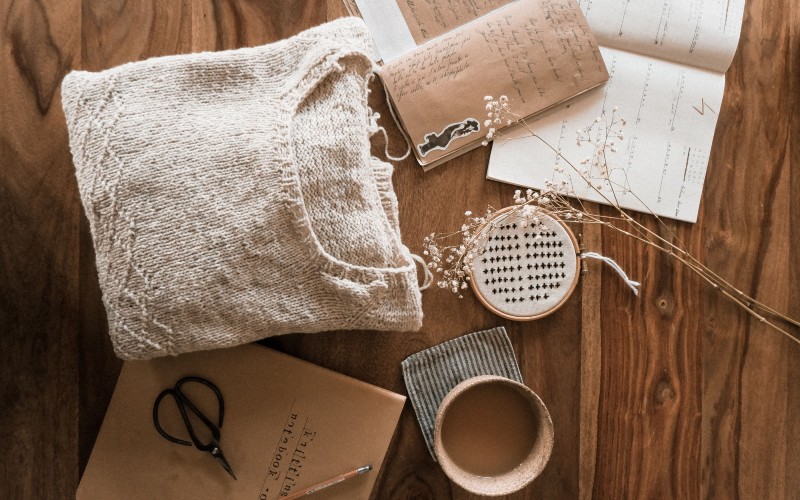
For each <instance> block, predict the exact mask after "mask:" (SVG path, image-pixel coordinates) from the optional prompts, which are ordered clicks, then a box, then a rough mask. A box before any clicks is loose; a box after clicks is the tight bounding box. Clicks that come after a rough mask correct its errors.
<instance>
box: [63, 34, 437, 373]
mask: <svg viewBox="0 0 800 500" xmlns="http://www.w3.org/2000/svg"><path fill="white" fill-rule="evenodd" d="M370 50H371V42H370V38H369V35H368V33H367V30H366V27H365V26H364V24H363V22H362V21H361V20H359V19H355V18H345V19H340V20H337V21H333V22H330V23H328V24H325V25H322V26H319V27H316V28H313V29H311V30H308V31H306V32H303V33H301V34H299V35H297V36H295V37H293V38H290V39H288V40H284V41H281V42H278V43H274V44H271V45H265V46H261V47H255V48H246V49H240V50H235V51H227V52H217V53H201V54H189V55H179V56H170V57H162V58H156V59H149V60H146V61H141V62H136V63H131V64H125V65H123V66H119V67H117V68H113V69H110V70H107V71H103V72H100V73H88V72H83V71H76V72H72V73H70V74H69V75H67V76H66V77H65V78H64V82H63V84H62V93H63V102H64V111H65V114H66V117H67V123H68V127H69V135H70V147H71V149H72V155H73V159H74V162H75V169H76V172H77V178H78V186H79V189H80V194H81V200H82V202H83V206H84V209H85V211H86V215H87V217H88V219H89V224H90V227H91V231H92V237H93V240H94V246H95V252H96V254H97V271H98V275H99V279H100V285H101V288H102V291H103V301H104V303H105V306H106V310H107V312H108V322H109V330H110V334H111V338H112V341H113V344H114V348H115V350H116V352H117V354H118V355H119V356H120V357H121V358H125V359H143V358H150V357H154V356H161V355H165V354H178V353H182V352H188V351H194V350H201V349H211V348H217V347H224V346H231V345H235V344H240V343H244V342H251V341H254V340H257V339H261V338H264V337H269V336H272V335H279V334H284V333H289V332H319V331H323V330H334V329H368V330H416V329H419V328H420V326H421V322H422V308H421V298H420V292H419V288H418V284H417V274H416V268H415V263H414V261H413V260H412V258H411V255H410V253H409V251H408V249H407V248H406V247H405V246H403V244H402V243H401V241H400V231H399V225H398V218H397V200H396V198H395V195H394V192H393V189H392V184H391V175H392V168H391V166H390V165H389V164H387V163H384V162H382V161H380V160H378V159H377V158H374V157H371V156H370V153H369V150H370V144H369V135H370V110H369V108H368V106H367V92H368V91H367V83H368V80H369V77H370V74H371V63H370V60H369V57H368V55H367V54H368V53H369V51H370Z"/></svg>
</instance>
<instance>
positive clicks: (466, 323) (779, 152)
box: [0, 0, 800, 499]
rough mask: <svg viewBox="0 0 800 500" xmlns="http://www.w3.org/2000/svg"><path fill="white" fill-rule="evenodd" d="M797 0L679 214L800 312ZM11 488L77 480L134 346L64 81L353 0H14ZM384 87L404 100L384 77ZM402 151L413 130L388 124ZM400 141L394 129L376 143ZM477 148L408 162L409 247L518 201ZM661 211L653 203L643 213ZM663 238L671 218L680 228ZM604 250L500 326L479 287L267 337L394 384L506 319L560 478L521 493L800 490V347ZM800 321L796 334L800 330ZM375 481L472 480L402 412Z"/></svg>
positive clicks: (3, 285)
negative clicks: (360, 326) (120, 331)
mask: <svg viewBox="0 0 800 500" xmlns="http://www.w3.org/2000/svg"><path fill="white" fill-rule="evenodd" d="M798 11H800V7H798V6H796V5H795V3H794V2H793V1H792V0H780V1H774V0H773V1H770V0H748V2H747V9H746V14H745V19H744V27H743V31H742V39H741V43H740V46H739V50H738V52H737V55H736V58H735V59H734V63H733V65H732V66H731V69H730V70H729V72H728V75H727V82H726V94H725V100H724V103H723V106H722V109H720V110H719V124H718V127H717V131H716V136H715V139H714V148H713V151H712V155H711V162H710V165H709V169H708V177H707V182H706V187H705V191H704V195H703V202H702V205H701V210H700V217H699V220H698V222H697V223H696V224H685V223H674V222H668V224H670V228H671V229H672V230H673V231H675V233H676V234H677V235H678V237H680V238H681V239H682V240H683V241H684V242H685V243H686V244H687V245H688V247H689V248H690V249H691V251H692V252H693V253H694V254H695V255H696V256H698V257H700V258H701V259H702V260H703V261H704V262H706V263H707V264H709V265H710V267H712V268H713V269H714V270H716V271H717V272H719V273H720V274H721V275H722V276H723V277H724V278H726V279H727V280H729V281H731V282H732V283H734V284H735V285H736V286H737V287H740V288H741V289H743V290H744V291H746V292H748V293H752V294H753V295H754V296H755V297H757V298H758V299H759V300H762V301H764V302H766V303H768V304H770V305H772V306H773V307H775V308H776V309H778V310H780V311H785V312H788V313H789V314H790V315H792V316H794V317H800V290H798V286H797V284H796V283H797V281H798V277H800V251H799V250H800V248H799V247H800V229H799V228H798V224H797V220H800V219H798V217H800V201H798V200H799V198H798V194H800V151H798V146H797V139H798V137H800V121H798V115H800V29H798V27H799V25H800V12H798ZM0 13H2V16H0V20H2V23H0V37H1V38H2V44H3V50H2V53H0V97H2V99H0V356H1V358H0V443H2V447H3V450H4V452H3V453H2V457H0V498H10V499H17V498H20V499H27V498H59V499H60V498H69V497H72V496H74V492H75V489H76V487H77V484H78V480H79V477H80V473H81V472H82V470H83V468H84V467H85V465H86V461H87V460H88V457H89V454H90V452H91V448H92V445H93V443H94V440H95V438H96V436H97V431H98V429H99V426H100V423H101V422H102V418H103V414H104V412H105V409H106V406H107V404H108V401H109V398H110V396H111V392H112V391H113V386H114V383H115V381H116V376H117V374H118V372H119V368H120V366H121V362H120V361H119V360H118V359H116V358H115V357H114V355H113V352H112V350H111V344H110V340H109V338H108V334H107V326H106V319H105V312H104V309H103V305H102V303H101V301H100V291H99V287H98V284H97V276H96V270H95V267H94V254H93V247H92V242H91V238H90V235H89V232H88V225H87V223H86V219H85V217H84V215H83V211H82V207H81V206H80V201H79V198H78V192H77V186H76V183H75V181H74V170H73V166H72V160H71V156H70V152H69V147H68V144H67V131H66V124H65V122H64V116H63V113H62V111H61V99H60V92H59V85H60V81H61V78H63V76H64V74H66V73H67V72H68V71H70V70H72V69H84V70H92V71H94V70H101V69H104V68H109V67H113V66H115V65H118V64H122V63H124V62H128V61H136V60H141V59H145V58H148V57H154V56H159V55H166V54H178V53H186V52H197V51H205V50H208V51H211V50H224V49H233V48H237V47H245V46H254V45H259V44H264V43H269V42H273V41H276V40H279V39H282V38H285V37H287V36H291V35H293V34H295V33H297V32H299V31H302V30H303V29H305V28H308V27H311V26H314V25H317V24H320V23H322V22H325V21H326V20H328V19H333V18H336V17H340V16H343V15H346V11H345V9H344V7H343V4H342V2H340V1H339V0H327V1H322V0H316V1H315V0H308V1H300V0H297V1H274V2H264V1H257V0H250V1H245V0H229V1H213V0H182V1H179V0H170V1H160V0H129V1H122V0H112V1H109V0H83V1H80V0H61V1H56V0H0ZM371 104H372V105H373V106H374V107H375V109H377V110H378V111H380V112H381V114H382V116H384V117H388V116H389V113H388V110H387V109H386V107H385V104H384V102H383V99H382V92H380V91H375V92H373V93H372V100H371ZM385 126H386V127H387V129H388V130H389V136H390V149H391V150H392V151H394V152H395V153H397V152H398V151H399V150H401V149H402V148H403V146H402V145H403V142H402V137H401V135H400V134H399V132H398V131H397V130H396V128H395V127H394V126H393V125H390V123H389V122H388V121H386V123H385ZM382 150H383V143H382V141H376V142H375V153H376V154H378V152H379V151H382ZM488 155H489V150H488V149H486V148H480V149H478V150H475V151H473V152H471V153H469V154H467V155H464V156H462V157H460V158H457V159H455V160H453V161H451V162H450V163H448V164H447V165H445V166H443V167H441V168H437V169H435V170H433V171H431V172H429V173H425V174H424V173H423V172H422V170H421V169H420V168H419V167H417V166H416V165H415V164H414V162H413V161H412V160H406V161H404V162H400V163H398V164H397V165H396V171H395V175H394V184H395V190H396V192H397V195H398V200H399V204H400V224H401V230H402V234H403V239H404V242H405V243H406V244H407V245H408V246H409V248H410V249H411V250H412V251H414V252H417V253H419V252H421V250H422V248H421V242H422V239H423V237H424V236H425V235H426V234H428V233H430V232H432V231H442V230H448V229H452V228H454V227H459V226H460V224H461V220H462V219H463V217H462V214H463V213H464V211H465V210H473V211H476V210H482V209H483V208H484V207H485V206H486V205H493V206H496V207H497V206H503V205H506V204H509V203H510V201H511V193H512V192H513V190H514V188H513V187H511V186H506V185H502V184H499V183H495V182H489V181H486V180H485V179H484V176H485V171H486V165H487V161H488ZM637 217H638V220H639V221H641V222H642V223H645V224H647V225H649V226H650V227H653V228H656V225H655V222H654V220H653V219H652V218H651V217H647V216H644V215H641V216H637ZM663 234H664V235H666V234H667V233H666V232H664V233H663ZM584 237H585V240H586V242H587V244H588V245H589V246H590V247H591V248H593V249H596V250H598V251H602V252H603V253H605V254H607V255H609V256H611V257H613V258H615V259H616V260H617V261H618V262H619V263H620V264H621V265H622V267H623V268H625V269H626V270H628V271H629V274H630V275H632V276H633V277H634V278H635V279H639V280H640V281H642V282H643V286H642V291H641V294H640V296H639V298H638V299H637V298H633V297H632V296H631V294H630V292H629V291H628V290H627V289H626V288H625V287H623V286H621V285H620V282H619V280H618V278H617V277H616V276H615V275H613V274H611V273H609V272H608V271H607V270H605V269H602V268H601V267H599V266H596V265H590V266H589V267H590V272H589V273H588V274H587V275H584V276H583V277H582V285H581V287H579V288H578V291H577V292H576V293H575V295H574V296H573V297H572V298H571V299H570V300H569V301H568V303H567V304H566V305H565V306H564V307H563V308H562V309H560V310H559V311H558V312H557V313H556V314H554V315H552V316H550V317H548V318H546V319H543V320H539V321H536V322H532V323H514V322H510V321H504V320H501V319H500V318H497V317H495V316H493V315H492V314H490V313H489V312H487V311H486V310H485V309H484V308H483V307H481V305H480V303H479V302H478V301H477V300H476V299H475V298H474V297H472V295H471V294H468V295H467V296H465V298H463V299H460V300H459V299H457V298H455V297H454V296H452V295H451V294H449V293H447V292H444V291H440V290H437V289H434V290H429V291H427V292H425V293H424V311H425V322H424V325H423V328H422V330H421V331H420V332H416V333H407V332H406V333H401V332H397V333H377V332H330V333H322V334H314V335H299V334H298V335H288V336H284V337H280V338H273V339H270V340H268V341H267V342H266V343H267V344H268V345H271V346H274V347H276V348H278V349H281V350H283V351H285V352H289V353H291V354H294V355H297V356H299V357H301V358H303V359H307V360H310V361H313V362H315V363H318V364H321V365H323V366H326V367H329V368H332V369H334V370H337V371H340V372H342V373H345V374H347V375H351V376H354V377H357V378H359V379H362V380H365V381H367V382H370V383H373V384H376V385H379V386H381V387H385V388H388V389H391V390H394V391H398V392H403V393H404V392H405V387H404V385H403V381H402V376H401V371H400V361H402V360H403V359H404V358H405V357H407V356H408V355H410V354H413V353H415V352H418V351H420V350H422V349H424V348H426V347H429V346H431V345H434V344H437V343H440V342H442V341H445V340H448V339H452V338H455V337H457V336H459V335H462V334H464V333H467V332H471V331H475V330H478V329H483V328H488V327H492V326H497V325H504V326H505V327H506V329H507V330H508V332H509V336H510V338H511V340H512V343H513V345H514V349H515V351H516V354H517V357H518V359H519V363H520V367H521V369H522V372H523V377H524V379H525V382H526V383H527V384H528V385H529V386H531V387H532V388H533V389H534V390H535V391H536V392H537V393H538V394H539V395H540V396H541V397H542V399H543V400H544V401H545V403H546V404H547V406H548V407H549V409H550V410H551V413H552V417H553V422H554V425H555V432H556V445H555V449H554V454H553V457H552V459H551V462H550V463H549V464H548V466H547V468H546V470H545V472H544V473H543V475H542V476H541V477H540V478H538V479H537V480H536V481H534V483H533V484H532V485H531V486H530V487H528V488H526V489H525V490H523V491H522V492H520V493H518V494H516V495H511V496H510V497H509V498H520V499H523V498H524V499H532V498H576V497H579V498H659V499H660V498H665V499H668V498H725V499H728V498H800V464H798V463H797V461H796V460H794V459H795V458H796V457H798V456H800V393H798V391H797V390H793V389H794V387H793V386H794V381H796V380H797V379H798V377H800V361H798V360H800V346H799V345H797V344H795V343H792V342H790V341H788V340H786V339H784V338H782V337H781V336H779V335H778V334H776V333H774V332H773V331H770V330H768V329H767V328H766V327H765V326H764V325H761V324H760V323H759V322H758V321H755V320H751V319H749V318H748V317H747V316H746V315H745V314H743V313H742V312H741V311H740V310H738V309H737V308H735V307H733V306H732V305H731V304H730V303H729V302H728V301H726V300H725V299H723V298H722V297H721V296H719V294H718V293H717V292H714V291H712V290H711V289H710V288H709V287H707V286H705V285H703V284H702V283H701V282H700V281H699V280H697V279H695V278H694V277H693V276H692V275H690V274H689V273H688V272H687V271H686V270H685V269H683V268H681V267H680V266H678V265H676V264H675V263H674V261H672V260H670V259H669V258H667V257H666V256H664V255H661V254H657V253H656V252H653V251H651V250H646V249H643V248H642V246H641V245H639V244H637V243H636V242H634V241H631V240H629V239H626V238H624V237H622V236H620V235H617V234H610V233H608V232H603V231H601V230H599V229H598V228H593V229H590V230H588V229H587V230H585V231H584ZM797 333H800V332H797ZM373 496H374V497H375V498H378V499H395V498H418V499H428V498H430V499H440V498H455V499H467V498H476V497H474V496H473V495H470V494H468V493H466V492H464V491H463V490H460V489H459V488H458V487H456V486H454V485H452V484H451V483H450V482H449V481H448V480H447V478H446V477H445V476H444V474H443V473H442V472H441V470H440V469H439V467H438V466H437V465H436V463H435V462H434V461H433V460H432V458H431V457H430V456H429V454H428V452H427V449H426V447H425V444H424V442H423V440H422V435H421V433H420V430H419V428H418V425H417V422H416V419H415V417H414V414H413V410H412V409H411V406H410V404H409V405H407V406H406V408H405V410H404V412H403V414H402V417H401V420H400V424H399V427H398V432H397V435H396V436H395V440H394V442H393V445H392V447H391V448H390V450H389V454H388V457H387V461H386V464H385V466H384V468H383V470H382V475H381V477H380V478H379V481H378V484H377V487H376V490H375V492H374V494H373Z"/></svg>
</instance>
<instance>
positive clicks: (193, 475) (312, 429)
mask: <svg viewBox="0 0 800 500" xmlns="http://www.w3.org/2000/svg"><path fill="white" fill-rule="evenodd" d="M187 375H196V376H199V377H203V378H206V379H208V380H209V381H211V382H213V383H214V384H215V385H217V387H218V388H219V389H220V391H221V392H222V395H223V398H224V402H225V416H224V421H223V426H222V429H221V439H220V447H221V448H222V451H223V452H224V454H225V456H226V457H227V459H228V461H229V462H230V465H231V467H232V468H233V471H234V472H235V473H236V476H237V478H238V480H236V481H234V480H233V479H232V478H231V477H230V476H228V474H227V473H226V472H225V470H224V469H223V468H222V467H221V466H220V465H219V464H218V463H217V461H216V460H214V459H213V457H212V456H211V455H210V454H209V453H207V452H200V451H198V450H197V449H196V448H194V447H189V446H181V445H178V444H174V443H171V442H169V441H167V440H166V439H164V438H162V437H161V436H160V435H159V434H158V433H157V432H156V430H155V428H154V426H153V419H152V412H153V403H154V400H155V399H156V397H157V396H158V394H159V393H160V392H161V391H162V390H163V389H166V388H168V387H171V386H173V385H174V384H175V382H177V381H178V380H179V379H180V378H182V377H184V376H187ZM192 385H193V384H189V385H186V386H184V389H185V392H186V393H187V395H188V396H189V398H190V399H191V400H192V401H193V402H195V403H196V404H197V405H198V406H199V407H200V409H201V410H202V411H203V413H204V414H205V415H207V416H208V417H209V418H210V419H211V420H214V421H216V418H217V413H216V411H217V405H216V400H215V399H214V395H213V393H212V392H210V391H209V390H207V389H204V388H203V387H201V386H194V387H192ZM204 391H205V392H204ZM405 399H406V398H405V397H404V396H401V395H399V394H395V393H392V392H389V391H387V390H384V389H381V388H378V387H375V386H372V385H369V384H366V383H364V382H361V381H358V380H355V379H352V378H349V377H346V376H344V375H342V374H339V373H335V372H332V371H329V370H326V369H324V368H321V367H319V366H316V365H313V364H311V363H307V362H305V361H301V360H299V359H296V358H293V357H291V356H288V355H285V354H282V353H279V352H277V351H273V350H271V349H267V348H265V347H262V346H259V345H245V346H241V347H236V348H232V349H223V350H217V351H205V352H198V353H192V354H186V355H182V356H178V357H177V358H158V359H154V360H149V361H128V362H126V363H125V364H124V365H123V368H122V373H121V375H120V378H119V381H118V382H117V387H116V389H115V392H114V395H113V397H112V400H111V404H110V405H109V408H108V412H107V414H106V417H105V420H104V421H103V425H102V428H101V429H100V434H99V435H98V438H97V442H96V444H95V447H94V450H93V451H92V455H91V458H90V459H89V463H88V465H87V467H86V471H85V473H84V475H83V479H82V480H81V484H80V486H79V488H78V493H77V498H78V499H115V500H121V499H126V498H130V499H143V498H165V499H166V498H168V499H181V498H191V499H203V498H208V499H221V498H225V499H238V498H243V499H252V500H257V499H266V500H275V499H277V498H279V497H280V496H285V495H286V494H289V493H292V492H296V491H299V490H300V489H302V488H304V487H307V486H311V485H313V484H315V483H318V482H320V481H324V480H327V479H330V478H332V477H334V476H336V475H338V474H341V473H343V472H347V471H349V470H352V469H355V468H357V467H360V466H363V465H367V464H370V465H372V466H373V468H374V470H372V471H371V472H367V473H365V474H362V475H360V476H358V477H356V478H353V479H350V480H347V481H345V482H342V483H340V484H337V485H336V486H332V487H330V488H328V489H326V490H324V491H320V492H318V493H315V494H314V498H316V499H319V500H324V499H333V498H337V499H348V500H351V499H366V498H368V497H369V496H370V492H371V491H372V488H373V486H374V484H375V480H376V479H377V477H378V473H379V472H380V467H381V464H382V462H383V459H384V456H385V454H386V450H387V448H388V447H389V443H390V441H391V439H392V435H393V433H394V430H395V427H396V425H397V420H398V418H399V416H400V412H401V410H402V408H403V404H404V402H405ZM204 403H207V404H204ZM160 416H161V424H162V426H163V427H164V429H165V430H166V431H167V432H169V433H170V434H172V435H174V436H176V437H180V438H183V439H188V435H187V434H186V431H185V427H184V426H183V421H182V420H181V418H180V414H179V413H178V410H177V407H176V405H175V404H174V402H173V401H172V398H170V397H167V398H166V399H165V400H164V401H163V402H162V408H161V412H160ZM197 428H198V429H202V427H199V426H198V427H197ZM201 439H203V438H202V434H201ZM281 493H283V495H281Z"/></svg>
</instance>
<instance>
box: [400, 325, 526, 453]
mask: <svg viewBox="0 0 800 500" xmlns="http://www.w3.org/2000/svg"><path fill="white" fill-rule="evenodd" d="M402 367H403V379H405V382H406V389H408V397H409V398H411V405H412V406H413V407H414V412H415V413H416V414H417V420H418V421H419V426H420V427H421V428H422V435H423V436H424V437H425V443H426V444H427V445H428V451H429V452H430V453H431V456H432V457H433V459H434V460H436V454H435V453H434V451H433V425H434V422H435V421H436V411H437V410H438V409H439V404H440V403H441V402H442V400H443V399H444V397H445V396H446V395H447V393H448V392H450V390H451V389H453V387H455V386H456V385H458V384H459V383H461V382H463V381H464V380H467V379H468V378H472V377H477V376H478V375H499V376H501V377H506V378H510V379H511V380H516V381H517V382H520V383H522V374H521V373H520V371H519V365H517V358H516V357H515V356H514V349H513V348H512V347H511V341H510V340H509V339H508V335H506V329H505V328H503V327H502V326H500V327H497V328H492V329H491V330H483V331H480V332H475V333H469V334H467V335H464V336H462V337H458V338H456V339H453V340H450V341H447V342H444V343H442V344H439V345H437V346H434V347H431V348H429V349H425V350H424V351H420V352H418V353H416V354H412V355H411V356H409V357H408V358H406V359H405V360H403V362H402Z"/></svg>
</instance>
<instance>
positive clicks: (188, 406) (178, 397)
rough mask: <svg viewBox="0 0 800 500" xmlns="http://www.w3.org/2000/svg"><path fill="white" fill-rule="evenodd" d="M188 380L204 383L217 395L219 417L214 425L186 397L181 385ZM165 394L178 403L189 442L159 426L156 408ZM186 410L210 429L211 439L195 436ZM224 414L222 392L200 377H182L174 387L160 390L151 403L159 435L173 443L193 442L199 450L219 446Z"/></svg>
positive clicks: (188, 443)
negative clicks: (206, 441) (203, 440)
mask: <svg viewBox="0 0 800 500" xmlns="http://www.w3.org/2000/svg"><path fill="white" fill-rule="evenodd" d="M188 382H197V383H198V384H202V385H205V386H206V387H208V388H209V389H211V390H212V391H214V395H215V396H216V397H217V403H218V404H219V417H218V419H217V420H218V422H217V424H216V425H214V423H213V422H211V420H209V419H208V417H206V416H205V415H204V414H203V412H201V411H200V410H199V409H198V408H197V407H196V406H195V405H194V403H192V402H191V401H190V400H189V398H187V397H186V395H185V394H184V393H183V391H182V390H181V387H182V386H183V385H184V384H186V383H188ZM167 396H172V397H173V399H174V400H175V403H176V404H177V405H178V410H179V411H180V412H181V418H182V419H183V423H184V425H185V426H186V430H187V431H188V432H189V437H190V438H191V442H190V441H187V440H185V439H180V438H177V437H175V436H172V435H170V434H168V433H167V432H166V431H165V430H164V429H163V428H162V427H161V424H160V422H159V420H158V409H159V407H160V405H161V401H162V400H163V399H164V398H165V397H167ZM187 410H188V411H191V412H192V413H194V415H195V416H196V417H197V418H198V419H200V421H201V422H203V424H204V425H205V426H206V427H207V428H208V429H209V430H210V431H211V436H212V439H211V441H210V442H208V443H203V442H201V441H200V439H199V438H198V437H197V433H195V431H194V427H193V426H192V422H191V421H190V420H189V414H188V412H187ZM224 416H225V403H224V401H223V400H222V393H221V392H220V390H219V389H218V388H217V386H215V385H214V384H212V383H211V382H209V381H208V380H206V379H203V378H200V377H184V378H182V379H180V380H178V382H177V383H176V384H175V387H174V388H171V389H166V390H164V391H162V392H161V394H159V395H158V397H157V398H156V401H155V403H154V404H153V424H154V425H155V427H156V430H157V431H158V433H159V434H161V436H163V437H164V439H167V440H169V441H171V442H173V443H177V444H182V445H184V446H191V445H192V444H194V446H195V447H196V448H197V449H198V450H201V451H211V450H212V449H214V448H218V447H219V437H220V433H219V430H220V428H221V427H222V420H223V417H224Z"/></svg>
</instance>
